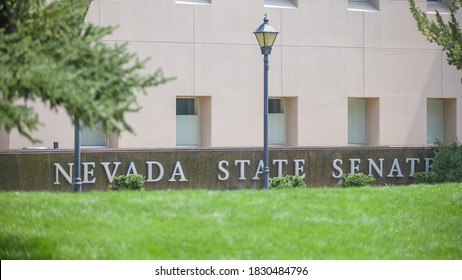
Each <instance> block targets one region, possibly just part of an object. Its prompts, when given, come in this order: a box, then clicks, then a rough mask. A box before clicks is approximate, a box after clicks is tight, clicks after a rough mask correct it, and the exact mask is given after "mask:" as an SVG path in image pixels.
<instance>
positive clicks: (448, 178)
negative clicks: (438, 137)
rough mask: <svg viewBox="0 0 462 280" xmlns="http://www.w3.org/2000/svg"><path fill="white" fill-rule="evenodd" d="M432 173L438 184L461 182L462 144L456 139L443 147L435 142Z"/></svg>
mask: <svg viewBox="0 0 462 280" xmlns="http://www.w3.org/2000/svg"><path fill="white" fill-rule="evenodd" d="M436 144H437V145H438V146H437V148H436V149H435V155H434V158H433V164H432V172H434V173H435V174H436V179H437V181H438V182H462V144H461V143H460V142H459V141H458V140H457V139H456V140H455V141H453V142H452V143H450V144H447V145H443V144H442V143H441V142H439V141H437V143H436Z"/></svg>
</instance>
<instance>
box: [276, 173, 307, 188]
mask: <svg viewBox="0 0 462 280" xmlns="http://www.w3.org/2000/svg"><path fill="white" fill-rule="evenodd" d="M269 188H270V189H292V188H306V184H305V180H304V179H303V178H302V177H300V176H291V175H286V176H284V177H276V178H270V181H269Z"/></svg>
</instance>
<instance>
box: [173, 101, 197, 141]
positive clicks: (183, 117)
mask: <svg viewBox="0 0 462 280" xmlns="http://www.w3.org/2000/svg"><path fill="white" fill-rule="evenodd" d="M199 136H200V133H199V99H198V98H177V99H176V145H177V146H199Z"/></svg>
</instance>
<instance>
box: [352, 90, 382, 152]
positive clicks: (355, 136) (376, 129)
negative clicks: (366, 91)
mask: <svg viewBox="0 0 462 280" xmlns="http://www.w3.org/2000/svg"><path fill="white" fill-rule="evenodd" d="M379 111H380V108H379V99H378V98H348V144H352V145H380V137H379V135H380V120H379V115H380V114H379Z"/></svg>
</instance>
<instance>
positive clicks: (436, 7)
mask: <svg viewBox="0 0 462 280" xmlns="http://www.w3.org/2000/svg"><path fill="white" fill-rule="evenodd" d="M446 2H448V1H446V0H427V13H429V14H435V13H436V11H438V12H439V13H440V14H449V13H451V12H450V11H449V8H448V5H447V4H450V3H446Z"/></svg>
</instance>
